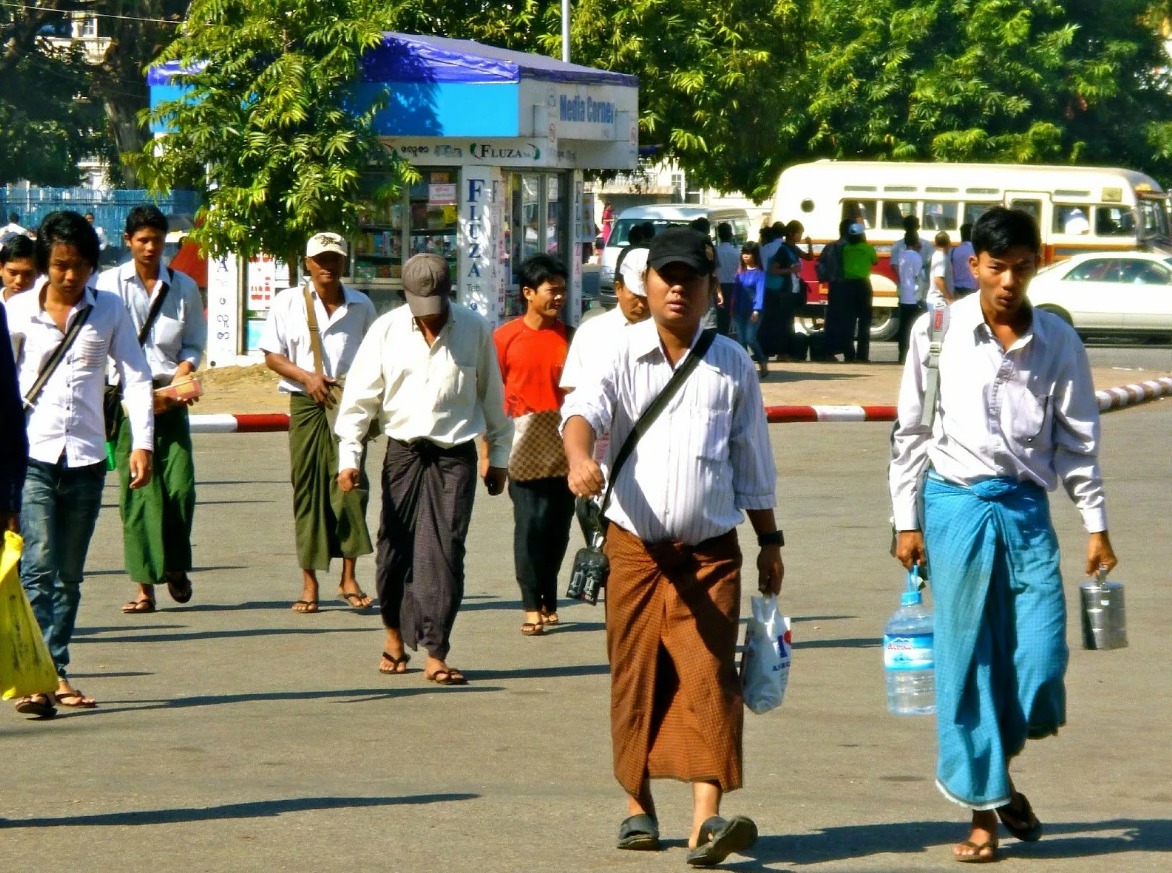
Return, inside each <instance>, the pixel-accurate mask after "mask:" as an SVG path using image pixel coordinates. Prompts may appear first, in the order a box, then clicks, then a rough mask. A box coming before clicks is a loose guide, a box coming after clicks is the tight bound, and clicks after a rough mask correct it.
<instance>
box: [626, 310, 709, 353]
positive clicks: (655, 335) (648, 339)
mask: <svg viewBox="0 0 1172 873" xmlns="http://www.w3.org/2000/svg"><path fill="white" fill-rule="evenodd" d="M703 331H704V327H703V325H701V326H700V327H697V328H696V335H695V336H694V337H692V341H691V342H690V343H688V349H689V350H691V348H692V347H693V346H694V345H696V340H697V339H699V338H700V334H701V333H703ZM631 351H632V352H633V353H634V355H635V357H636V358H642V357H645V356H646V355H649V354H651V352H655V351H657V352H659V353H660V354H661V355H662V354H663V341H662V340H661V339H660V338H659V328H658V327H657V326H656V324H655V319H654V318H648V319H647V320H646V321H641V322H639V323H638V324H633V325H631ZM663 357H664V360H667V355H663Z"/></svg>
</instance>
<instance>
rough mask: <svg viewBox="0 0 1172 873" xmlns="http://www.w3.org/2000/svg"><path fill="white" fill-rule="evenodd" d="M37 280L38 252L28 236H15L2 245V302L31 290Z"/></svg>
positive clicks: (0, 263)
mask: <svg viewBox="0 0 1172 873" xmlns="http://www.w3.org/2000/svg"><path fill="white" fill-rule="evenodd" d="M36 282H37V264H36V253H35V251H34V248H33V241H32V240H31V239H29V238H28V237H27V236H13V237H11V238H10V239H9V240H8V242H6V243H4V245H2V246H0V304H3V305H5V306H7V305H8V301H9V300H11V299H12V298H13V297H15V296H16V295H17V294H22V293H24V292H25V291H29V290H31V289H32V287H33V286H34V285H35V284H36Z"/></svg>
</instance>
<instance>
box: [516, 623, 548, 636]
mask: <svg viewBox="0 0 1172 873" xmlns="http://www.w3.org/2000/svg"><path fill="white" fill-rule="evenodd" d="M543 633H545V627H544V626H543V625H542V624H541V622H539V621H527V622H525V623H524V624H523V625H521V636H523V637H539V636H541V635H542V634H543Z"/></svg>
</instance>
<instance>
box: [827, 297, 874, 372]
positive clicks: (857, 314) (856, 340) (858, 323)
mask: <svg viewBox="0 0 1172 873" xmlns="http://www.w3.org/2000/svg"><path fill="white" fill-rule="evenodd" d="M842 285H843V290H844V291H845V292H846V293H845V295H844V296H845V300H844V306H843V311H844V314H845V317H844V319H843V325H842V335H841V343H842V348H841V349H840V350H841V351H842V355H843V357H844V358H846V360H848V361H868V360H870V358H871V302H872V297H873V292H872V291H871V283H870V281H868V280H867V279H844V280H843V282H842ZM836 351H838V350H836Z"/></svg>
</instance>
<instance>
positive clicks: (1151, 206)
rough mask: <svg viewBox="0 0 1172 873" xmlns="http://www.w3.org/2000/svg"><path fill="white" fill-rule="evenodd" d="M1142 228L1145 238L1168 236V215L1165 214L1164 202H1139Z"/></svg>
mask: <svg viewBox="0 0 1172 873" xmlns="http://www.w3.org/2000/svg"><path fill="white" fill-rule="evenodd" d="M1139 217H1140V227H1141V228H1142V229H1143V238H1144V239H1151V238H1152V237H1164V238H1167V236H1168V215H1167V213H1165V212H1164V202H1163V201H1162V200H1140V201H1139Z"/></svg>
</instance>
